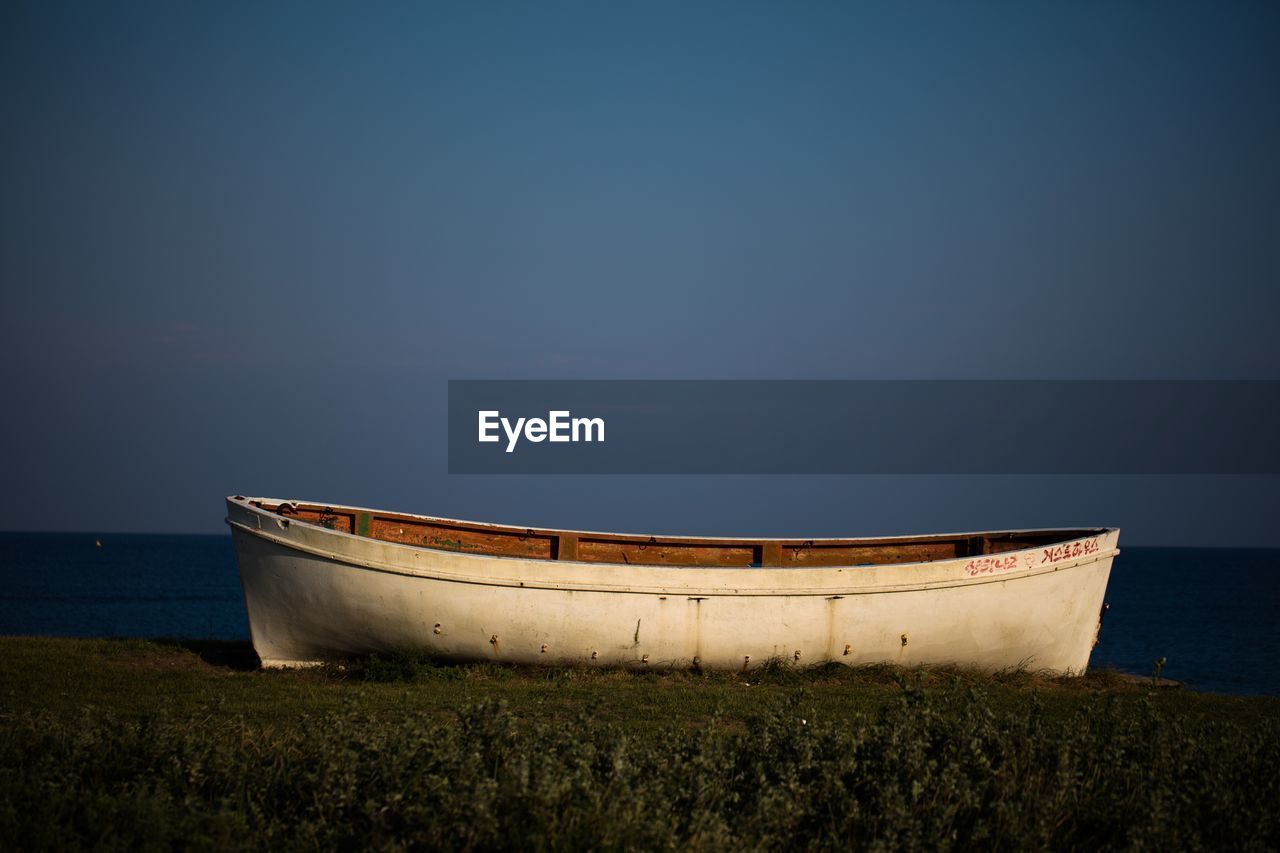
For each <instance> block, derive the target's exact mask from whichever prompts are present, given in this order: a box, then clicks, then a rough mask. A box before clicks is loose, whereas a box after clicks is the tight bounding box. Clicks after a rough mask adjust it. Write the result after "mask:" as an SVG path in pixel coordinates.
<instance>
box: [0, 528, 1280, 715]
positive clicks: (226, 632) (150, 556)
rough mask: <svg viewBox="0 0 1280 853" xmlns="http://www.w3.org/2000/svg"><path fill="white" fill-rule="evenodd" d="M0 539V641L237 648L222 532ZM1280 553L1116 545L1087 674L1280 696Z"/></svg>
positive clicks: (239, 623) (237, 599) (240, 628)
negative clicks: (1096, 671)
mask: <svg viewBox="0 0 1280 853" xmlns="http://www.w3.org/2000/svg"><path fill="white" fill-rule="evenodd" d="M96 538H100V539H101V540H102V547H101V548H98V547H95V545H94V539H95V536H94V535H92V534H52V533H50V534H38V533H37V534H27V533H3V534H0V634H61V635H68V636H76V637H86V636H129V637H193V638H208V639H247V638H248V635H249V632H248V626H247V624H246V623H245V616H244V602H243V600H242V598H241V595H240V581H239V577H238V576H237V574H236V566H235V556H234V554H233V552H232V549H231V538H230V537H229V536H119V535H103V536H101V537H96ZM1278 582H1280V550H1247V549H1191V548H1125V549H1124V550H1123V551H1122V553H1121V554H1120V556H1119V557H1117V558H1116V563H1115V567H1114V569H1113V570H1112V573H1111V585H1110V588H1109V589H1108V591H1107V601H1108V602H1109V603H1110V604H1111V610H1110V611H1109V613H1108V614H1107V617H1106V621H1105V622H1104V623H1103V626H1102V639H1101V642H1099V643H1098V647H1097V648H1096V649H1095V650H1094V654H1093V665H1095V666H1098V665H1111V666H1116V667H1119V668H1120V669H1124V670H1127V671H1129V672H1133V673H1137V674H1139V675H1150V674H1151V668H1152V662H1153V661H1154V660H1155V659H1156V658H1159V657H1161V656H1163V657H1167V658H1168V660H1169V662H1168V665H1167V666H1166V667H1165V670H1164V674H1165V675H1166V676H1167V677H1169V678H1175V679H1178V680H1180V681H1185V682H1187V683H1188V684H1190V685H1192V686H1194V687H1197V688H1199V689H1202V690H1215V691H1220V692H1225V693H1242V694H1243V693H1266V694H1272V695H1280V620H1278V619H1277V618H1276V617H1277V615H1280V583H1278Z"/></svg>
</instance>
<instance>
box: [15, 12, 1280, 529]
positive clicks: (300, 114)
mask: <svg viewBox="0 0 1280 853" xmlns="http://www.w3.org/2000/svg"><path fill="white" fill-rule="evenodd" d="M1277 36H1280V12H1278V11H1277V7H1275V6H1274V5H1273V4H1266V3H1257V4H1251V3H1231V4H1209V3H1201V4H1174V3H1171V4H1152V3H1083V4H1081V3H1076V4H1066V3H1062V4H1048V3H1045V4H1015V3H983V4H966V5H959V4H944V3H920V4H900V3H881V4H871V3H867V4H843V3H842V4H836V3H811V4H781V3H775V4H765V3H726V4H715V3H698V4H687V3H686V4H677V3H654V4H645V5H635V6H624V5H623V4H587V3H581V4H560V3H554V4H552V3H548V4H514V3H512V4H500V3H465V4H463V3H459V4H445V3H438V4H407V3H405V4H393V3H385V4H371V5H365V6H356V5H354V4H351V5H338V4H317V3H308V4H301V3H299V4H285V3H272V4H249V3H228V4H208V5H195V4H163V3H153V4H141V3H120V4H90V3H81V4H58V3H46V2H41V3H9V4H6V5H5V6H4V7H3V9H2V10H0V105H2V107H3V115H4V127H5V133H4V134H3V137H2V138H0V149H2V150H3V157H2V158H0V179H2V181H3V186H4V188H5V190H4V192H3V193H0V226H2V227H0V282H2V287H3V298H4V305H5V310H4V311H3V313H2V315H0V333H3V340H4V365H5V366H4V369H3V371H2V372H0V390H3V392H4V396H5V399H6V400H8V401H9V402H10V406H9V407H8V409H9V411H8V413H7V414H6V415H5V416H4V418H3V420H2V421H0V423H2V426H0V440H2V442H3V445H2V446H3V447H4V451H3V454H4V455H3V456H2V457H0V459H3V460H4V468H5V480H6V483H7V488H6V489H5V490H4V493H3V495H2V496H0V512H3V517H4V521H3V522H0V527H3V528H6V529H74V530H157V531H192V532H201V531H216V530H219V529H221V519H222V509H221V506H220V503H219V499H220V497H221V496H222V495H224V494H229V493H244V492H253V493H264V494H281V495H291V496H298V497H313V498H316V499H320V500H331V501H335V502H344V503H364V504H370V505H378V506H388V507H392V508H398V509H407V510H416V511H422V512H429V513H435V514H442V515H454V516H463V517H482V518H489V519H493V520H508V521H513V522H518V523H528V524H548V525H556V524H560V525H569V526H583V527H593V528H607V529H636V530H645V531H648V530H660V531H661V530H667V531H671V532H734V533H752V532H760V533H772V534H776V535H784V534H794V535H801V534H805V535H822V534H837V533H867V534H872V533H881V532H883V533H890V532H912V531H927V530H941V529H948V530H950V529H973V528H987V527H1006V526H1024V525H1026V526H1033V525H1070V524H1095V523H1096V524H1117V525H1120V526H1123V527H1125V528H1126V530H1127V531H1129V534H1130V535H1131V536H1132V537H1133V539H1132V540H1131V541H1135V540H1136V541H1140V542H1143V543H1146V544H1160V543H1167V544H1194V543H1203V544H1229V543H1237V542H1245V543H1252V544H1272V545H1280V531H1276V530H1275V529H1274V524H1273V521H1272V519H1273V518H1274V516H1275V510H1276V509H1277V494H1278V493H1277V485H1276V483H1275V481H1274V480H1273V479H1272V478H1256V477H1220V478H1206V477H1177V478H1172V477H1165V478H1134V477H1098V478H1086V477H1075V478H1072V477H1046V478H1028V477H1022V478H994V477H992V478H964V477H947V478H943V477H939V478H924V477H900V478H887V477H810V478H806V477H755V478H747V477H719V478H710V477H709V478H661V477H573V478H570V477H561V478H497V477H450V476H449V475H447V473H446V459H445V452H446V447H445V442H444V426H445V425H444V397H445V388H446V386H445V383H446V382H447V380H448V379H451V378H903V377H917V378H1216V377H1221V378H1280V346H1278V345H1277V343H1276V334H1275V331H1274V328H1275V324H1276V314H1277V312H1276V308H1277V301H1278V297H1277V296H1276V284H1277V273H1278V272H1280V240H1278V239H1277V236H1278V235H1277V225H1278V224H1280V159H1278V158H1277V155H1276V153H1275V152H1277V151H1280V97H1277V94H1278V93H1277V91H1276V90H1277V81H1278V80H1280V67H1278V66H1280V53H1278V52H1277V51H1276V50H1275V45H1276V44H1278V43H1280V39H1278V38H1277ZM1027 440H1028V441H1034V440H1035V437H1034V436H1028V437H1027Z"/></svg>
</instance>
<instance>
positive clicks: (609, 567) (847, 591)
mask: <svg viewBox="0 0 1280 853" xmlns="http://www.w3.org/2000/svg"><path fill="white" fill-rule="evenodd" d="M227 500H228V502H234V503H236V504H237V505H240V506H242V507H243V508H244V509H246V510H248V511H249V512H251V513H252V514H253V515H254V516H256V517H258V518H259V520H260V521H261V519H262V517H266V518H267V519H268V520H272V521H276V522H277V524H279V523H280V522H285V524H280V526H281V528H282V529H284V530H287V529H288V528H289V525H291V524H293V523H297V524H301V525H303V526H304V528H305V530H306V532H307V533H308V534H310V535H312V536H315V535H322V534H323V535H324V537H325V538H328V537H340V538H339V539H338V540H337V541H338V542H340V543H344V544H347V545H354V546H357V547H360V546H361V543H363V547H366V548H367V547H370V546H373V547H378V548H390V549H392V550H393V553H395V552H403V553H405V554H407V555H409V556H410V557H411V558H412V559H414V560H417V559H418V558H419V557H420V556H421V555H422V554H423V553H424V552H425V553H426V554H428V555H431V556H440V557H443V558H445V559H447V560H454V559H467V560H471V561H474V560H501V561H513V560H514V561H517V562H519V563H521V564H523V565H526V566H537V567H548V568H549V567H556V566H562V567H564V568H566V569H571V570H582V569H589V570H592V571H594V572H597V573H599V572H602V571H618V570H622V571H626V572H628V573H632V574H639V575H643V574H647V573H656V572H679V573H681V575H683V576H685V577H688V578H689V579H690V580H697V579H702V578H704V577H705V573H706V572H733V573H735V574H736V575H741V573H742V572H743V571H747V572H750V574H747V575H742V577H744V578H759V579H760V580H765V578H764V577H762V576H760V575H759V574H757V573H759V572H773V571H785V572H787V575H788V576H789V577H798V578H806V577H809V578H816V577H823V578H826V579H827V580H828V581H830V580H835V579H836V578H835V577H834V576H835V575H839V574H843V573H844V572H846V571H849V572H851V573H852V572H853V571H854V570H859V571H876V570H899V569H905V570H909V569H912V568H918V567H942V566H945V565H947V564H955V565H957V566H958V565H959V564H961V563H962V562H963V561H964V560H966V559H970V560H971V559H975V558H976V557H964V556H957V557H948V558H944V559H938V560H918V561H912V562H901V563H875V564H864V565H841V566H797V567H788V566H767V567H745V566H702V565H694V566H682V565H668V564H618V563H601V562H593V561H586V560H557V559H544V558H539V557H528V556H518V555H506V554H484V553H474V552H466V551H453V550H448V549H442V548H431V547H429V546H425V545H416V544H408V543H402V542H394V541H389V540H385V539H377V538H374V537H370V536H365V535H360V534H354V533H347V532H345V531H340V530H333V529H330V528H326V527H324V526H322V525H318V524H313V523H311V522H310V521H305V520H300V519H297V518H294V517H289V516H287V515H279V514H277V513H275V512H273V511H271V510H268V509H266V508H264V507H262V506H255V505H252V504H251V503H249V501H251V500H268V501H269V500H272V499H263V498H243V499H239V500H237V499H236V498H228V499H227ZM283 503H288V502H287V501H285V502H283ZM327 506H330V508H331V509H343V510H355V511H359V512H383V511H381V510H366V509H363V508H358V507H347V506H334V505H327ZM397 515H406V516H407V515H409V514H408V513H397ZM411 517H416V518H422V519H424V520H440V519H434V518H433V517H430V516H411ZM226 521H227V524H228V525H230V526H231V527H232V529H233V530H240V531H243V532H244V533H246V534H248V535H251V536H254V537H257V538H260V539H263V540H265V541H268V542H272V543H275V544H277V545H279V546H281V547H284V548H290V549H294V550H298V551H302V552H304V553H309V554H312V555H314V556H319V557H322V558H325V559H328V560H333V561H335V562H338V563H342V564H346V565H350V566H354V567H357V568H364V569H369V570H373V571H381V572H386V573H391V574H397V575H403V576H408V577H418V578H429V579H437V580H443V581H451V582H457V583H470V584H480V585H488V586H505V587H518V588H524V589H568V590H577V591H597V592H613V593H635V594H680V595H699V596H769V595H774V596H816V595H823V596H828V597H829V596H833V595H862V594H874V593H881V592H886V593H887V592H909V591H914V590H921V589H934V588H947V587H958V586H976V585H980V584H985V583H1001V582H1005V581H1011V580H1019V579H1024V578H1030V577H1035V576H1037V575H1041V574H1047V573H1051V572H1056V571H1061V570H1063V569H1068V568H1074V567H1076V566H1080V565H1085V564H1091V563H1095V562H1098V561H1100V560H1104V559H1110V558H1113V557H1114V556H1115V555H1116V554H1118V553H1120V550H1119V549H1118V548H1114V547H1112V548H1110V549H1100V550H1098V551H1096V552H1094V553H1091V554H1087V555H1082V556H1080V557H1077V558H1068V559H1062V560H1059V561H1057V562H1053V563H1049V564H1035V565H1031V566H1029V567H1028V568H1020V569H1014V570H1009V571H1003V572H998V573H993V574H981V575H976V576H971V577H967V578H965V577H953V578H942V579H936V580H930V581H920V582H916V583H907V584H879V585H876V584H862V585H857V586H842V587H835V586H822V587H817V586H810V587H794V588H793V587H780V588H777V587H774V588H764V587H758V586H756V587H753V586H750V585H746V586H741V585H737V586H729V585H717V586H715V587H695V586H682V585H662V584H659V585H643V584H641V585H623V584H610V583H605V582H603V581H602V580H600V579H596V580H591V579H588V580H585V581H576V580H568V579H555V580H553V579H550V578H537V577H526V578H519V577H498V576H481V575H467V574H462V573H456V572H450V571H446V570H441V569H436V570H435V571H425V570H424V569H423V568H422V567H414V566H410V565H404V564H398V563H395V562H389V561H386V560H379V559H371V558H369V557H363V556H358V555H356V554H351V553H343V552H342V551H338V550H332V549H327V548H323V547H320V546H319V545H316V544H312V543H309V542H302V541H299V540H298V539H297V538H295V537H291V536H281V535H278V534H276V533H273V532H272V531H269V530H267V529H264V528H261V527H259V528H257V529H255V528H253V527H251V526H250V525H248V524H244V523H242V522H239V521H236V520H234V519H232V518H231V517H229V516H228V518H227V519H226ZM463 523H468V522H463ZM477 524H480V525H482V526H492V525H485V524H484V523H483V522H479V523H477ZM1058 530H1061V531H1062V532H1064V533H1071V534H1075V536H1074V537H1073V538H1069V539H1062V540H1054V541H1051V542H1047V543H1037V544H1033V545H1029V546H1028V547H1025V548H1020V549H1016V550H1008V551H1001V552H998V553H999V555H1000V556H1002V557H1013V556H1017V555H1022V554H1026V553H1029V552H1034V551H1038V550H1043V549H1046V548H1053V547H1057V546H1059V545H1067V544H1072V543H1075V542H1079V541H1084V540H1087V539H1091V538H1097V539H1105V538H1106V537H1109V536H1110V535H1112V534H1115V533H1118V532H1119V530H1118V528H1084V529H1081V528H1051V529H1047V530H1026V531H984V532H978V533H969V534H940V535H939V537H940V538H947V537H957V538H958V537H965V536H989V535H993V534H996V535H998V534H1003V533H1014V534H1017V533H1028V534H1035V533H1039V534H1044V533H1053V532H1057V531H1058ZM565 532H578V531H565ZM1082 533H1083V534H1084V535H1080V534H1082ZM602 535H603V534H602ZM929 538H932V537H929ZM728 541H734V542H740V541H743V540H739V539H731V540H728ZM752 541H762V540H752ZM763 541H782V542H787V541H795V540H787V539H783V540H763ZM801 541H813V542H819V541H835V542H845V541H849V540H816V539H815V540H801ZM855 541H864V542H865V541H879V540H878V539H871V540H867V539H863V540H855ZM348 550H349V549H348ZM980 556H990V555H978V557H980ZM797 573H799V574H797ZM814 573H818V574H817V575H815V574H814ZM641 579H643V578H641Z"/></svg>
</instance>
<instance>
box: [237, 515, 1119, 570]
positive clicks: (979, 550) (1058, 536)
mask: <svg viewBox="0 0 1280 853" xmlns="http://www.w3.org/2000/svg"><path fill="white" fill-rule="evenodd" d="M255 503H256V504H257V505H258V506H261V507H263V508H264V509H267V510H268V511H274V512H280V513H282V514H285V513H287V514H288V516H289V517H290V518H296V519H297V520H299V521H302V522H307V523H311V524H317V525H320V526H324V527H327V528H330V529H333V530H338V531H341V532H344V533H354V534H357V535H363V536H369V537H372V538H374V539H380V540H383V541H387V542H398V543H402V544H406V545H415V546H418V547H426V548H436V549H441V550H448V551H461V552H466V553H474V554H489V555H495V556H513V557H527V558H535V559H547V560H550V559H559V560H579V561H584V562H597V563H612V564H632V565H643V564H648V565H683V566H751V565H760V566H775V567H776V566H791V567H806V566H811V567H820V566H841V565H847V566H857V565H880V564H888V563H903V562H917V561H928V560H940V559H950V558H953V557H965V556H976V555H979V554H991V553H1000V552H1003V551H1013V550H1019V549H1022V548H1028V547H1034V546H1036V545H1041V544H1049V543H1052V542H1064V541H1068V540H1070V539H1074V538H1078V537H1080V536H1084V535H1088V534H1089V533H1094V532H1096V531H1094V530H1070V531H1019V532H1014V533H996V534H983V535H974V536H967V535H964V536H947V535H933V536H898V537H881V538H875V539H816V540H801V539H794V540H781V541H779V540H761V539H708V538H703V537H692V536H665V537H662V538H661V539H659V538H657V537H652V536H650V537H644V536H634V535H627V534H613V533H590V534H584V533H580V532H577V531H565V530H550V529H537V528H534V529H529V528H516V527H508V526H502V525H486V524H474V523H468V522H456V521H447V520H442V519H430V518H420V517H416V516H410V515H403V514H399V513H382V512H379V513H376V514H375V513H369V512H364V511H354V510H346V509H344V510H333V509H332V508H330V507H326V506H323V505H320V504H298V505H296V507H295V506H285V505H282V504H278V503H262V502H255Z"/></svg>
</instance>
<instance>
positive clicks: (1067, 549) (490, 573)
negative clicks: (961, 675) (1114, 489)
mask: <svg viewBox="0 0 1280 853" xmlns="http://www.w3.org/2000/svg"><path fill="white" fill-rule="evenodd" d="M227 523H228V524H230V525H231V529H232V533H233V538H234V540H235V548H236V558H237V561H238V563H239V566H240V578H241V582H242V584H243V588H244V597H245V607H246V609H247V611H248V615H249V627H250V631H251V634H252V637H253V645H254V648H255V649H256V650H257V652H258V655H259V657H260V658H261V660H262V663H263V665H264V666H268V667H272V666H305V665H310V664H315V663H318V662H321V661H325V660H330V659H335V658H342V657H346V656H351V655H359V654H367V653H374V652H388V651H393V650H404V649H415V650H422V651H425V652H426V653H427V654H429V655H431V656H433V657H435V658H439V659H441V660H448V661H506V662H513V663H525V664H557V665H570V664H583V665H593V666H604V665H625V666H636V667H645V666H649V667H683V666H697V667H703V668H709V669H734V670H744V669H749V668H751V667H754V666H758V665H760V664H762V663H764V662H765V661H768V660H770V659H779V658H780V659H783V660H786V661H789V662H797V663H799V664H801V665H807V664H815V663H824V662H829V661H836V662H840V663H846V664H868V663H883V662H890V663H898V664H905V665H915V664H922V663H931V664H942V663H954V664H962V665H974V666H980V667H985V668H990V669H999V668H1006V667H1019V666H1024V667H1029V668H1032V669H1037V670H1048V671H1053V672H1063V673H1075V674H1079V673H1082V672H1084V670H1085V667H1086V666H1087V665H1088V662H1089V653H1090V651H1091V649H1092V647H1093V644H1094V642H1095V641H1096V638H1097V632H1098V626H1099V618H1100V616H1099V615H1100V612H1101V608H1102V598H1103V594H1104V592H1105V591H1106V586H1107V578H1108V575H1109V574H1110V571H1111V561H1112V559H1113V558H1114V557H1115V555H1116V554H1117V553H1119V552H1118V550H1117V548H1116V542H1117V539H1118V537H1119V530H1117V529H1114V528H1088V529H1072V530H1005V531H996V532H987V533H964V534H948V535H935V536H901V537H891V538H874V539H738V538H711V537H686V536H638V535H627V534H617V533H592V532H585V531H569V530H547V529H541V528H524V527H512V526H506V525H497V524H481V523H477V522H469V521H455V520H450V519H441V518H430V517H426V516H420V515H407V514H402V513H392V512H383V511H380V510H371V509H364V508H360V507H349V506H337V505H326V504H316V503H304V502H298V501H281V500H273V499H267V498H246V497H240V496H236V497H231V498H228V499H227Z"/></svg>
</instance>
